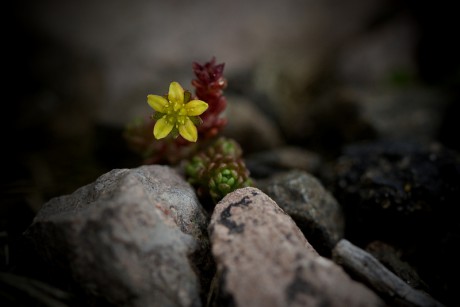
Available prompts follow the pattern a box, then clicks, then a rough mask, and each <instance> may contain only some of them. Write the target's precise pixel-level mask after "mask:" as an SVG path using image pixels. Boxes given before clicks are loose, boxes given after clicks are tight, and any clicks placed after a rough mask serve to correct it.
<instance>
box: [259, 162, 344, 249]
mask: <svg viewBox="0 0 460 307" xmlns="http://www.w3.org/2000/svg"><path fill="white" fill-rule="evenodd" d="M260 188H261V190H263V191H264V192H265V193H267V195H268V196H270V197H271V198H272V199H273V200H274V201H275V202H276V203H277V204H278V205H279V206H280V207H281V208H282V209H283V210H284V211H285V212H286V213H287V214H288V215H289V216H291V217H292V219H293V220H294V221H295V222H296V224H297V226H298V227H299V228H300V229H301V230H302V232H303V233H304V235H305V236H306V237H307V239H308V241H309V242H310V243H311V244H312V245H313V247H315V249H316V250H317V251H318V252H319V253H320V254H322V255H326V256H329V255H330V252H331V250H332V248H333V247H334V246H335V244H336V243H337V242H338V241H339V240H340V239H341V238H343V236H344V227H345V219H344V215H343V212H342V208H341V207H340V205H339V203H337V201H336V200H335V198H334V196H332V194H331V193H329V192H328V191H327V190H326V189H325V188H324V187H323V185H322V184H321V182H320V181H319V180H318V179H317V178H316V177H314V176H312V175H310V174H308V173H306V172H304V171H298V170H293V171H290V172H286V173H282V174H278V175H276V176H273V177H272V178H270V179H269V180H267V181H266V182H265V184H264V185H263V186H261V187H260Z"/></svg>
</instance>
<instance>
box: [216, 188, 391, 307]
mask: <svg viewBox="0 0 460 307" xmlns="http://www.w3.org/2000/svg"><path fill="white" fill-rule="evenodd" d="M208 229H209V233H210V239H211V244H212V253H213V256H214V259H215V261H216V264H217V280H216V281H215V283H214V286H215V288H214V289H213V290H214V292H212V295H211V297H210V300H209V303H210V305H211V306H344V305H345V306H383V303H382V301H381V300H380V299H379V298H378V297H377V296H376V295H375V294H374V293H373V292H372V291H370V290H369V289H367V288H366V287H364V286H363V285H362V284H360V283H357V282H356V281H353V280H352V279H350V278H349V277H348V275H347V274H346V273H345V272H344V271H343V270H342V268H340V267H339V266H337V265H336V264H335V263H333V262H332V261H330V260H328V259H326V258H324V257H321V256H319V255H318V253H317V252H316V251H315V250H314V248H313V247H312V246H311V245H310V244H309V243H308V241H307V240H306V239H305V237H304V236H303V234H302V232H301V231H300V229H299V228H298V227H297V226H296V225H295V223H294V221H293V220H292V219H291V218H290V217H289V216H288V215H287V214H286V213H285V212H284V211H283V210H282V209H281V208H280V207H279V206H278V205H277V204H276V203H275V202H274V201H273V200H272V199H271V198H270V197H268V196H267V195H266V194H264V193H263V192H262V191H261V190H259V189H256V188H243V189H239V190H236V191H234V192H232V193H229V194H228V195H227V196H226V197H224V198H223V199H222V200H221V201H220V202H219V203H218V204H217V205H216V207H215V209H214V212H213V214H212V217H211V223H210V225H209V228H208Z"/></svg>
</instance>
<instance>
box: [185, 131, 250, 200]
mask: <svg viewBox="0 0 460 307" xmlns="http://www.w3.org/2000/svg"><path fill="white" fill-rule="evenodd" d="M185 172H186V176H187V179H188V181H189V182H190V183H191V184H192V185H193V186H194V187H195V188H196V190H197V194H198V197H200V198H201V199H204V200H206V199H211V200H212V202H214V203H217V202H218V201H219V200H221V199H222V198H223V197H224V196H225V195H227V194H228V193H230V192H232V191H234V190H236V189H239V188H243V187H247V186H250V185H252V180H251V178H250V177H249V171H248V169H247V168H246V165H245V163H244V161H243V158H242V150H241V147H240V145H239V144H238V143H237V142H236V141H234V140H232V139H228V138H224V137H220V138H218V139H217V140H216V141H215V142H214V143H212V144H211V145H210V146H209V147H208V148H207V149H206V150H204V151H202V152H200V153H198V154H196V155H195V156H193V157H192V158H191V159H190V160H189V161H188V163H187V164H186V167H185Z"/></svg>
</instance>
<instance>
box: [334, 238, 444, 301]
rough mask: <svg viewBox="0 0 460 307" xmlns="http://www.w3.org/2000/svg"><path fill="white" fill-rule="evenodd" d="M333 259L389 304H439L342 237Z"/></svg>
mask: <svg viewBox="0 0 460 307" xmlns="http://www.w3.org/2000/svg"><path fill="white" fill-rule="evenodd" d="M333 259H334V261H336V262H337V263H339V264H341V265H342V266H343V267H344V268H345V269H346V270H347V271H348V272H350V274H352V275H353V276H354V277H355V278H357V279H359V280H362V281H363V282H365V283H366V284H367V285H368V286H370V287H371V288H373V289H374V290H375V291H376V292H378V293H379V294H380V295H381V296H382V297H384V298H385V300H386V301H387V303H388V304H390V306H420V307H422V306H423V307H441V306H443V305H442V304H441V303H439V302H438V301H436V300H435V299H433V298H432V297H430V296H429V295H427V294H426V293H424V292H422V291H418V290H415V289H413V288H412V287H411V286H409V285H408V284H407V283H405V282H404V281H403V280H402V279H400V278H399V277H398V276H396V275H395V274H394V273H393V272H391V271H390V270H388V269H387V268H386V267H385V266H384V265H383V264H382V263H380V262H379V261H378V260H377V259H376V258H374V257H373V256H372V255H371V254H369V253H367V252H366V251H364V250H363V249H361V248H359V247H357V246H355V245H353V244H352V243H350V242H349V241H348V240H345V239H342V240H340V242H339V243H337V245H336V246H335V248H334V250H333Z"/></svg>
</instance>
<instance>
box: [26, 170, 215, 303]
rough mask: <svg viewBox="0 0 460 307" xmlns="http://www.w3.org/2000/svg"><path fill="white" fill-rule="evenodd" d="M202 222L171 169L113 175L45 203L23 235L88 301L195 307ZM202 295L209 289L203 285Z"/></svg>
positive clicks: (202, 258) (204, 251)
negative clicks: (77, 285) (70, 280)
mask: <svg viewBox="0 0 460 307" xmlns="http://www.w3.org/2000/svg"><path fill="white" fill-rule="evenodd" d="M206 223H207V216H206V213H205V211H204V209H203V208H202V207H201V206H200V204H199V202H198V200H197V198H196V195H195V192H194V190H193V188H192V187H191V186H190V185H189V184H188V183H187V182H185V181H184V180H183V179H182V178H181V177H180V176H179V175H178V174H177V173H175V172H174V171H173V170H172V169H171V168H168V167H165V166H158V165H156V166H155V165H153V166H142V167H139V168H135V169H116V170H112V171H111V172H109V173H106V174H104V175H103V176H101V177H99V178H98V179H97V180H96V181H95V182H94V183H91V184H89V185H87V186H84V187H82V188H80V189H78V190H77V191H75V192H74V193H73V194H71V195H66V196H61V197H57V198H54V199H51V200H50V201H49V202H47V203H46V204H45V205H44V206H43V207H42V208H41V210H40V211H39V212H38V214H37V216H36V217H35V219H34V221H33V224H32V225H31V226H30V227H29V228H28V230H27V231H26V233H25V235H26V236H27V237H28V238H30V239H31V240H32V241H33V243H34V245H35V246H36V248H37V250H38V252H39V253H40V254H41V255H42V256H43V257H44V258H45V259H46V260H47V261H48V262H49V263H51V264H52V265H56V266H59V267H60V268H62V269H63V270H65V271H68V272H69V273H70V274H71V276H72V277H73V279H74V280H76V281H77V282H78V283H79V285H80V286H81V287H82V288H83V289H84V290H86V292H87V293H88V294H89V297H96V298H98V299H100V298H103V299H104V300H106V301H107V302H109V303H111V304H115V305H123V306H200V305H201V301H200V275H199V274H201V275H202V277H203V278H204V277H205V276H207V274H209V265H210V258H209V257H208V256H207V255H208V254H209V241H208V239H207V236H206ZM201 281H203V284H202V285H201V287H204V289H203V288H201V290H202V291H206V290H207V288H206V287H207V286H206V284H205V283H204V279H202V280H201Z"/></svg>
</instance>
